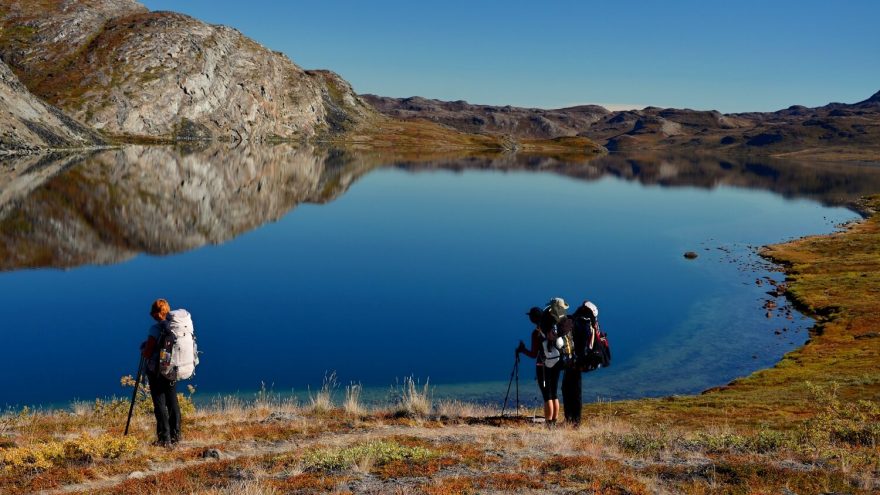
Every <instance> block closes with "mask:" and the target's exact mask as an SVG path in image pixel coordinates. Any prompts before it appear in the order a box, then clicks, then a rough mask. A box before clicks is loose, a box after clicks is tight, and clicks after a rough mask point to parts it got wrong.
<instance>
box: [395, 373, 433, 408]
mask: <svg viewBox="0 0 880 495" xmlns="http://www.w3.org/2000/svg"><path fill="white" fill-rule="evenodd" d="M394 395H396V396H397V405H396V410H395V413H396V414H398V415H402V416H409V417H416V418H424V417H427V416H428V415H429V414H431V411H432V409H433V401H432V399H431V390H430V388H429V385H428V380H425V384H424V385H420V384H419V383H418V382H417V381H416V380H415V379H414V378H413V377H411V376H409V377H406V378H404V379H403V385H402V386H401V387H400V388H399V389H395V391H394Z"/></svg>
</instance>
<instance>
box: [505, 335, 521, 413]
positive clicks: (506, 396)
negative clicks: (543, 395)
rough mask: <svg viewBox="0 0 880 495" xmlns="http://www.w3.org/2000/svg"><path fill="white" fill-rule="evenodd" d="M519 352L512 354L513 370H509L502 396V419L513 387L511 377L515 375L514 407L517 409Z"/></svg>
mask: <svg viewBox="0 0 880 495" xmlns="http://www.w3.org/2000/svg"><path fill="white" fill-rule="evenodd" d="M518 367H519V350H517V351H516V352H514V361H513V369H512V370H510V381H508V382H507V393H506V394H504V405H503V406H501V417H504V411H505V410H506V409H507V400H508V399H509V398H510V386H511V385H513V375H514V374H516V376H517V379H516V407H517V409H519V373H518V372H517V368H518Z"/></svg>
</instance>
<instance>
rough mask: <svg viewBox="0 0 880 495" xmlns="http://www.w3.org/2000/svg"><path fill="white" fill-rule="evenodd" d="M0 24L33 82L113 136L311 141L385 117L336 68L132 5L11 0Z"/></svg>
mask: <svg viewBox="0 0 880 495" xmlns="http://www.w3.org/2000/svg"><path fill="white" fill-rule="evenodd" d="M0 28H2V30H0V56H2V58H3V59H4V60H6V61H7V63H8V64H9V65H10V67H11V68H12V69H13V71H15V72H16V74H17V75H18V76H19V77H20V78H21V80H22V82H23V83H24V84H25V85H26V86H27V87H28V88H29V89H30V90H31V91H32V92H33V93H35V94H36V95H37V96H39V97H41V98H44V99H45V100H47V101H48V102H50V103H51V104H53V105H56V106H58V107H60V108H61V109H63V110H65V111H66V112H68V113H69V114H70V115H72V116H73V117H75V118H77V119H79V120H80V121H82V122H84V123H86V124H87V125H89V126H91V127H93V128H94V129H98V130H100V131H101V132H102V133H104V134H105V135H108V136H121V137H126V138H129V139H130V138H147V139H169V140H170V139H181V138H183V139H191V138H199V139H204V138H226V139H233V140H267V139H300V138H308V137H312V136H315V135H316V134H320V133H322V132H333V131H339V130H340V129H344V128H345V126H346V125H351V124H352V123H356V122H358V121H360V120H362V119H364V118H365V117H367V116H369V115H371V114H373V113H374V112H373V110H372V109H371V108H370V107H369V106H368V105H366V104H364V103H363V102H362V101H361V100H360V99H359V98H358V96H357V95H356V94H355V93H354V92H353V91H352V90H351V87H350V86H349V85H348V84H347V83H345V82H344V81H343V80H342V79H341V78H339V77H338V76H335V75H334V74H332V73H329V72H326V71H317V72H307V71H304V70H303V69H301V68H300V67H299V66H297V65H296V64H294V63H293V62H292V61H291V60H290V59H288V58H287V57H286V56H285V55H284V54H282V53H279V52H274V51H271V50H269V49H268V48H266V47H264V46H262V45H260V44H259V43H256V42H255V41H253V40H251V39H249V38H247V37H245V36H244V35H242V34H241V33H240V32H238V31H237V30H235V29H233V28H230V27H226V26H215V25H210V24H207V23H204V22H202V21H199V20H197V19H194V18H192V17H189V16H186V15H183V14H177V13H173V12H149V11H148V10H147V9H146V8H145V7H143V6H142V5H141V4H139V3H137V2H135V1H133V0H87V1H72V0H64V1H57V2H32V1H19V0H13V1H7V2H4V5H3V6H0Z"/></svg>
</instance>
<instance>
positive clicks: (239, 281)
mask: <svg viewBox="0 0 880 495" xmlns="http://www.w3.org/2000/svg"><path fill="white" fill-rule="evenodd" d="M2 170H3V176H2V177H0V179H2V182H0V184H2V188H3V189H2V192H0V229H2V230H0V249H2V255H3V260H4V261H3V266H2V269H3V270H4V271H3V272H2V273H0V297H2V298H3V301H4V304H3V309H2V310H0V311H2V315H3V326H2V329H0V335H2V338H3V341H4V344H3V348H4V359H3V360H2V361H0V374H2V376H3V377H5V378H4V379H3V380H2V381H0V404H3V403H5V404H7V405H10V406H14V405H23V404H63V403H66V402H68V401H70V400H73V399H84V400H91V399H93V398H95V397H102V396H109V395H113V394H120V395H121V394H124V393H126V392H125V389H123V388H121V387H120V385H119V378H120V377H121V376H123V375H126V374H133V373H134V372H135V370H136V368H137V363H138V345H139V344H140V342H141V341H142V340H143V339H144V336H145V333H146V329H147V327H148V326H149V325H150V324H151V319H150V317H149V315H148V311H149V306H150V303H151V302H152V300H153V299H155V298H157V297H165V298H167V299H168V300H169V301H170V302H171V304H172V306H173V307H175V308H176V307H183V308H186V309H188V310H189V311H190V312H191V313H192V314H193V317H194V321H195V326H196V333H197V336H198V339H199V349H200V350H201V351H203V354H202V358H201V359H202V364H201V365H200V366H199V368H198V370H197V375H196V377H195V378H194V379H193V380H192V383H193V384H194V385H196V386H197V388H198V394H197V395H198V396H201V397H203V398H207V397H211V396H214V395H216V394H221V393H224V394H225V393H243V394H250V393H252V392H253V391H254V390H256V389H258V388H259V387H260V386H261V383H265V384H266V385H267V386H269V387H271V388H272V389H273V390H274V391H276V392H279V393H282V394H288V393H289V394H294V395H296V396H297V397H299V398H301V399H304V398H305V397H306V396H307V387H310V388H311V389H312V390H314V389H316V388H317V387H319V386H320V385H321V381H322V378H323V377H324V375H325V373H327V372H329V371H335V372H336V374H337V377H338V381H339V383H340V384H343V385H344V384H347V383H349V382H360V383H362V384H363V385H364V386H365V387H366V388H368V389H370V390H373V391H374V394H373V395H374V396H377V395H382V393H384V391H387V390H388V389H389V386H391V385H392V384H394V383H395V382H397V381H399V380H401V379H402V378H404V377H408V376H413V377H415V378H416V379H419V380H420V381H421V382H422V383H424V381H425V380H430V383H431V384H432V386H433V387H435V389H434V390H435V395H436V396H438V397H440V396H444V397H455V398H460V399H465V400H477V401H484V402H492V403H500V401H501V400H502V399H503V398H504V392H505V390H506V386H507V383H508V378H509V377H510V372H511V366H512V365H513V350H514V348H515V347H516V344H517V342H518V341H519V340H520V339H523V340H527V339H528V336H529V333H530V330H531V327H530V324H529V322H528V320H527V318H526V316H525V315H524V313H525V312H526V311H527V310H528V308H529V307H531V306H534V305H542V304H543V303H545V302H546V301H547V300H548V299H549V298H550V297H554V296H561V297H564V298H565V299H566V300H568V301H569V302H571V303H575V304H576V303H579V302H581V301H583V300H584V299H590V300H592V301H594V302H595V303H596V304H597V305H598V306H599V308H600V322H601V324H602V326H603V329H604V330H605V331H607V333H608V334H609V337H610V340H611V343H612V350H613V364H612V366H611V367H610V368H608V369H603V370H599V371H597V372H594V373H590V374H588V375H586V376H585V378H584V388H585V398H586V399H590V400H593V399H595V398H624V397H643V396H657V395H664V394H679V393H693V392H698V391H700V390H703V389H705V388H708V387H711V386H716V385H721V384H724V383H727V382H729V381H730V380H732V379H734V378H736V377H739V376H744V375H747V374H748V373H750V372H752V371H754V370H757V369H760V368H763V367H767V366H771V365H772V364H773V363H774V362H776V361H777V360H778V359H779V358H780V357H781V356H782V355H783V354H784V353H785V352H787V351H788V350H791V349H792V348H794V347H796V346H798V345H800V344H802V343H803V341H804V340H805V339H806V338H807V329H808V328H809V326H810V325H811V322H810V321H809V320H807V319H806V318H803V317H802V316H800V315H799V314H797V313H796V312H795V313H793V314H791V317H790V318H788V317H786V309H785V308H784V301H783V300H782V299H775V301H776V302H778V303H779V305H780V306H783V308H782V309H780V310H774V311H772V312H771V315H770V317H768V316H767V315H766V313H767V311H766V310H765V309H763V305H764V303H765V301H766V300H767V299H773V298H772V297H771V296H768V295H767V294H766V291H767V290H768V289H769V288H770V287H769V285H768V283H766V282H763V283H761V284H757V283H756V279H763V278H764V277H768V276H769V277H771V278H774V279H775V280H781V279H782V275H781V274H779V273H777V272H773V271H769V269H771V268H772V267H770V266H769V265H767V264H766V263H764V262H762V261H761V260H760V259H759V258H758V257H757V255H756V254H755V252H754V249H753V248H754V247H757V246H761V245H764V244H768V243H774V242H780V241H783V240H786V239H789V238H793V237H798V236H802V235H807V234H815V233H822V232H829V231H832V230H833V229H834V226H835V225H837V224H839V223H841V222H845V221H849V220H852V219H855V218H857V215H856V214H855V213H854V212H853V211H851V210H848V209H846V208H844V207H843V206H836V205H842V204H844V203H845V202H847V201H850V200H852V199H854V198H855V197H856V196H858V195H859V194H862V193H865V192H870V191H871V190H872V189H873V190H874V191H876V190H880V175H878V173H877V170H876V169H873V168H870V167H855V166H844V165H800V164H791V163H781V164H772V163H770V164H768V163H764V162H760V163H754V162H750V161H730V160H718V159H693V158H662V159H659V158H658V159H653V158H632V157H618V156H614V157H608V158H603V159H600V160H597V161H594V162H590V163H587V164H583V163H580V164H579V163H565V162H561V161H556V160H539V159H529V158H511V157H507V158H503V159H498V160H494V161H485V160H478V159H444V160H442V161H437V162H427V163H421V162H420V163H414V162H407V163H393V162H392V163H389V162H388V161H387V160H386V161H383V159H381V158H378V159H377V158H369V159H367V158H366V157H362V156H359V155H357V154H354V153H352V152H335V151H315V150H306V149H294V148H290V147H281V146H279V147H274V148H247V149H228V148H226V147H224V146H220V145H218V146H214V147H210V148H208V149H204V150H196V151H193V150H186V151H180V150H175V149H172V148H167V147H145V148H138V147H133V148H126V149H124V150H111V151H107V152H102V153H99V154H97V155H93V156H86V157H59V158H57V159H39V160H38V159H34V158H30V159H25V160H23V161H22V160H20V161H17V162H10V161H7V162H6V163H4V165H3V168H2ZM685 251H695V252H697V253H698V254H699V258H697V259H696V260H692V261H689V260H686V259H684V257H683V256H682V255H683V253H684V252H685ZM533 369H534V368H533V364H532V361H530V360H528V359H524V360H523V362H522V363H521V369H520V380H521V383H520V389H521V395H522V398H523V400H524V401H525V402H531V403H534V402H535V401H537V398H538V394H537V388H536V386H535V384H534V381H533V375H534V371H533ZM375 391H380V392H375Z"/></svg>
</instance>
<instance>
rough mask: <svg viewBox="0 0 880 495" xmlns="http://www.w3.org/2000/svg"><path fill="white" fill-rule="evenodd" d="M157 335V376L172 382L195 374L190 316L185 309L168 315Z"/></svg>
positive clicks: (194, 353) (195, 360)
mask: <svg viewBox="0 0 880 495" xmlns="http://www.w3.org/2000/svg"><path fill="white" fill-rule="evenodd" d="M163 327H164V328H163V330H162V332H161V334H160V335H159V374H161V375H162V376H164V377H165V378H167V379H168V380H171V381H173V382H175V381H177V380H186V379H188V378H191V377H192V376H193V374H195V370H196V365H197V364H199V351H198V347H197V346H196V336H195V334H194V329H193V323H192V316H190V314H189V312H188V311H187V310H185V309H175V310H174V311H172V312H170V313H168V316H167V317H166V318H165V325H163Z"/></svg>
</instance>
